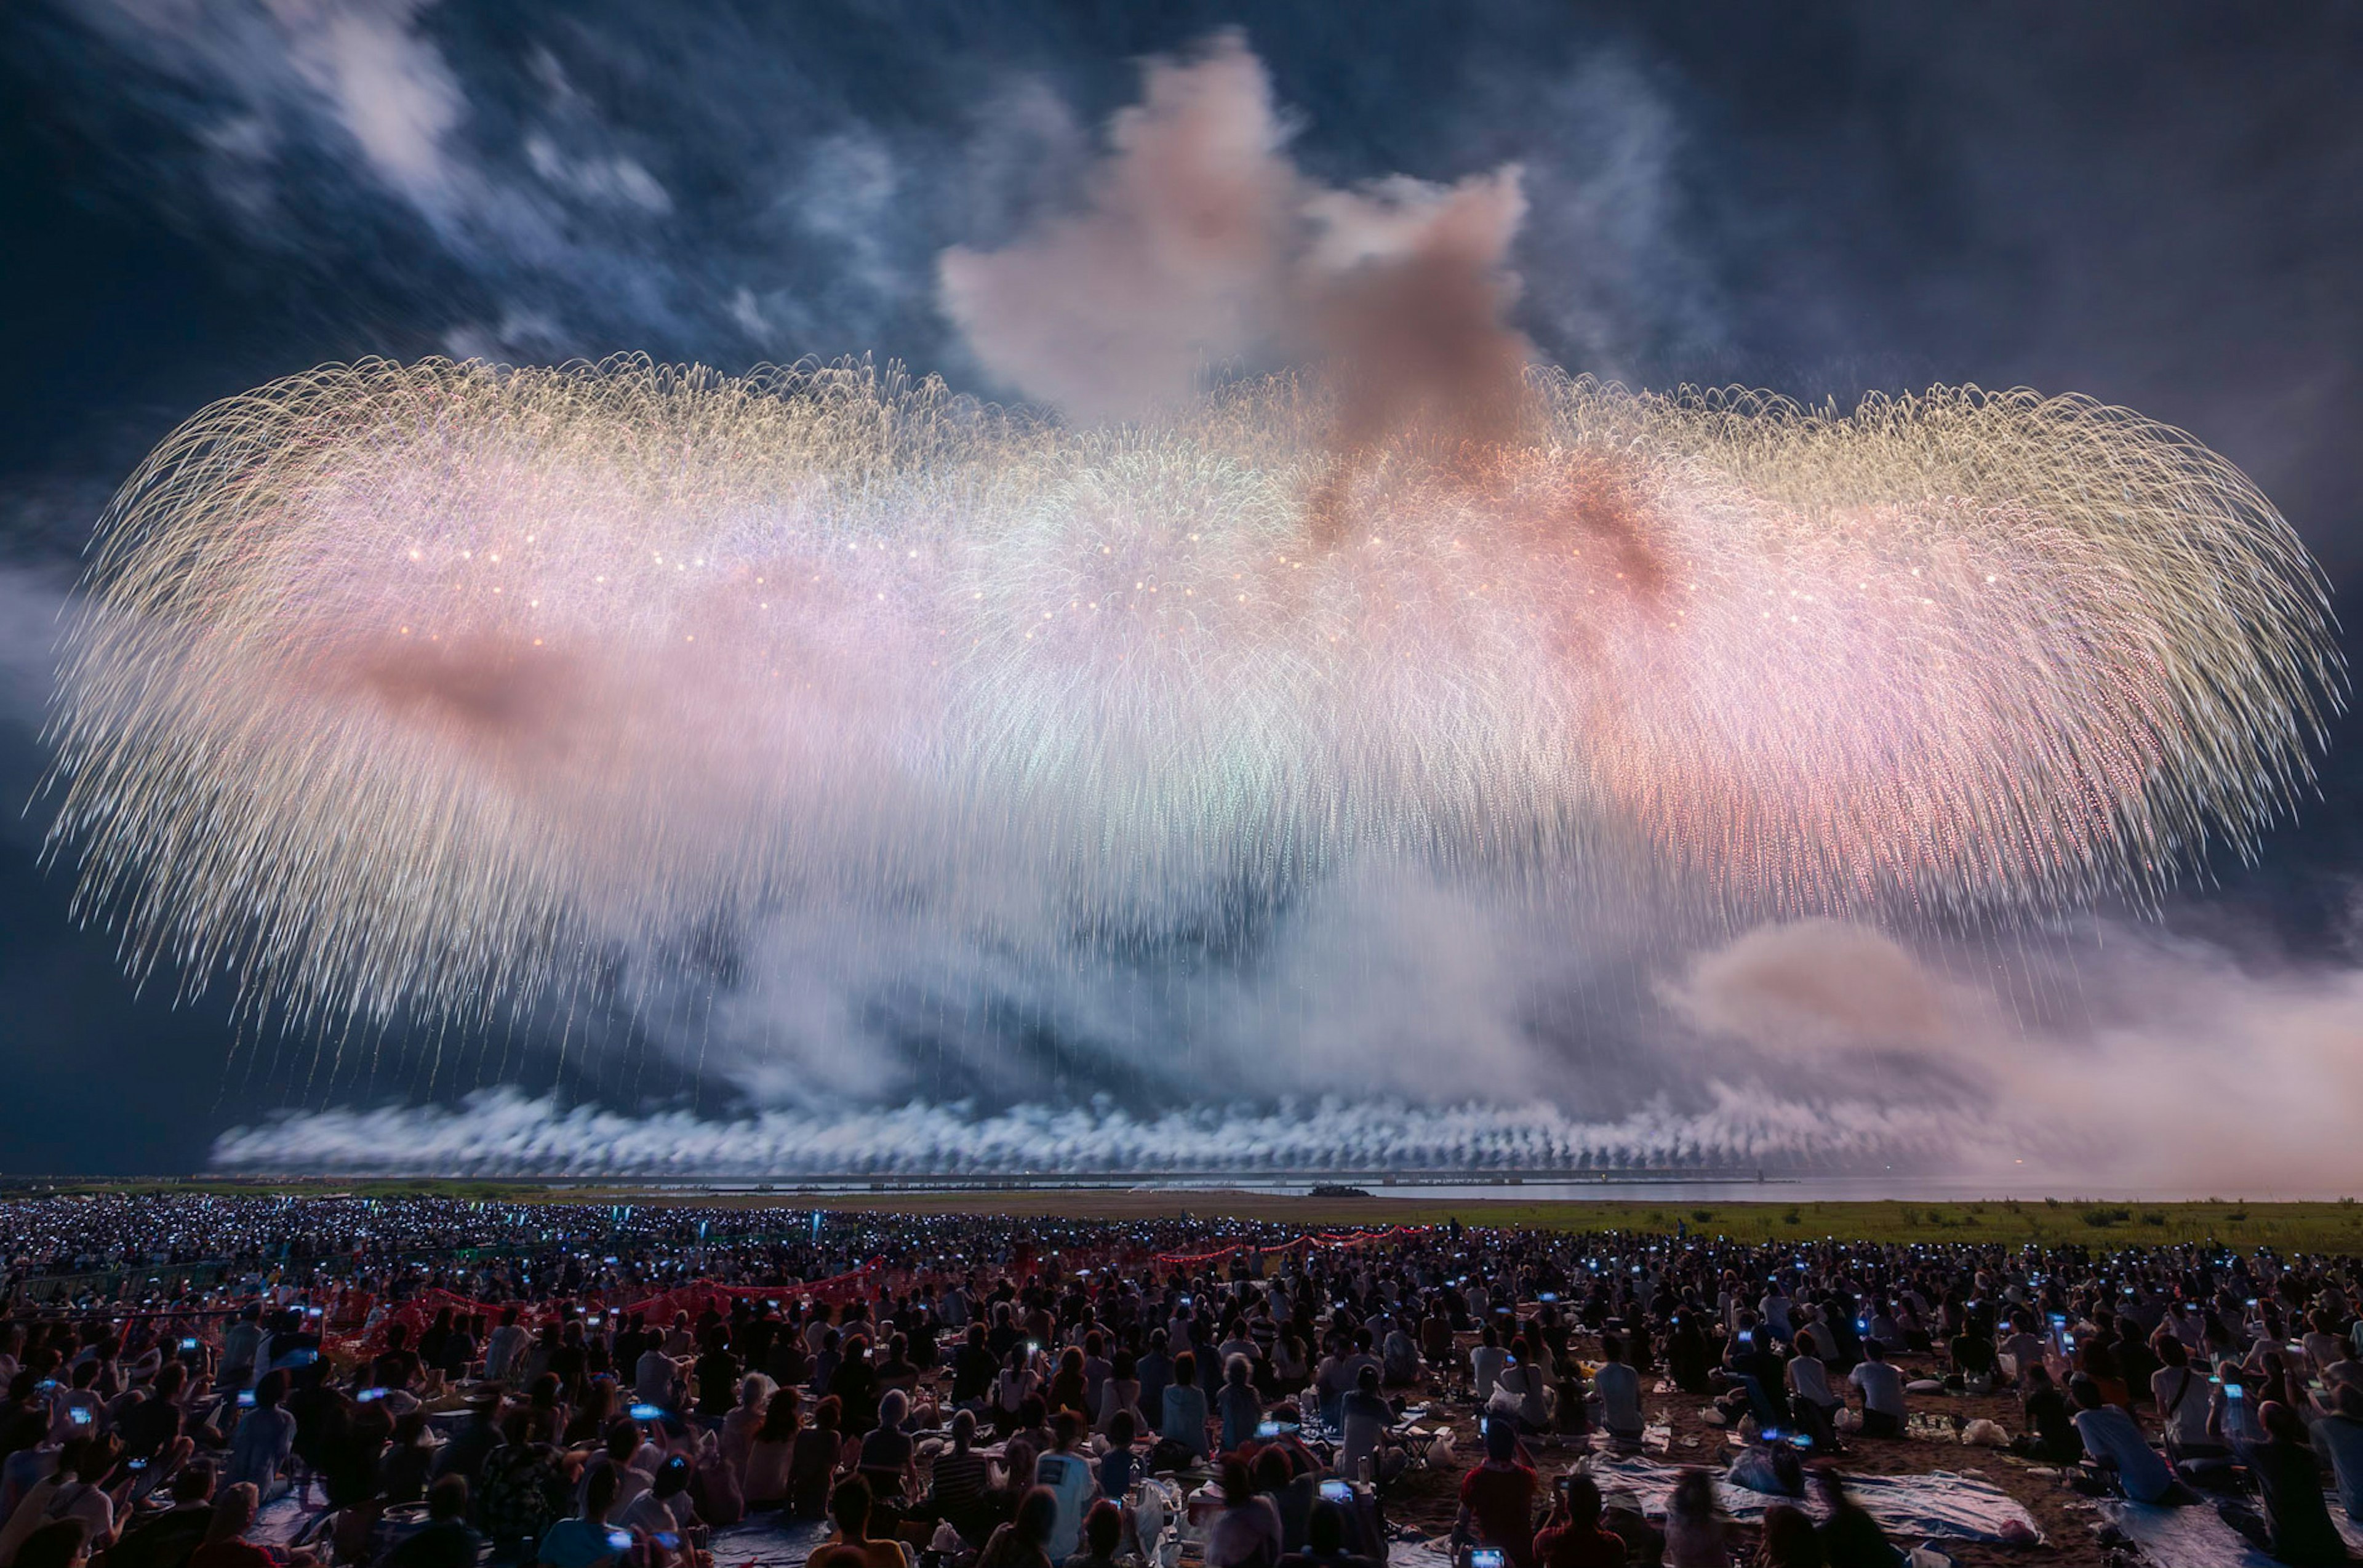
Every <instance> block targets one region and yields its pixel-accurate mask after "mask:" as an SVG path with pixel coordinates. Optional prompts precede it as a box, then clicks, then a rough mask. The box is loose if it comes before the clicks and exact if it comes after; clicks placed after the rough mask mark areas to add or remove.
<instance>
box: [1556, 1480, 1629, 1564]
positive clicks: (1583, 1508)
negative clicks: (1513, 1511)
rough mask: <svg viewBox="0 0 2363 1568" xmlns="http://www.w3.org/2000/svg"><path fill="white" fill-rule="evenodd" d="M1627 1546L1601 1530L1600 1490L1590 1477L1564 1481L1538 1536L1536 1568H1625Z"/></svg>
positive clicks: (1619, 1538)
mask: <svg viewBox="0 0 2363 1568" xmlns="http://www.w3.org/2000/svg"><path fill="white" fill-rule="evenodd" d="M1624 1563H1625V1542H1624V1540H1623V1538H1622V1537H1619V1536H1615V1535H1611V1534H1610V1533H1609V1532H1608V1531H1606V1530H1604V1529H1601V1528H1600V1487H1599V1485H1598V1484H1597V1483H1595V1482H1594V1481H1593V1480H1592V1478H1591V1477H1590V1476H1588V1475H1569V1476H1566V1477H1564V1478H1562V1479H1561V1481H1560V1483H1559V1488H1558V1495H1557V1496H1556V1497H1555V1498H1554V1499H1553V1501H1552V1505H1551V1516H1550V1518H1549V1520H1548V1522H1546V1523H1545V1524H1544V1526H1543V1528H1542V1529H1541V1530H1540V1531H1539V1532H1538V1533H1537V1535H1536V1536H1535V1568H1624Z"/></svg>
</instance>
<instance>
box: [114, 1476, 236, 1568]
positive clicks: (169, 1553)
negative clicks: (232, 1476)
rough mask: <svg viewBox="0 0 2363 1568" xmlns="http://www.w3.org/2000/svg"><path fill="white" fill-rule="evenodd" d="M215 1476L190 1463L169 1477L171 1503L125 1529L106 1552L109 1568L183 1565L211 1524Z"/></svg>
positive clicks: (165, 1567) (201, 1543) (162, 1567)
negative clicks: (130, 1527)
mask: <svg viewBox="0 0 2363 1568" xmlns="http://www.w3.org/2000/svg"><path fill="white" fill-rule="evenodd" d="M213 1489H214V1477H213V1467H212V1466H211V1465H209V1464H192V1465H189V1466H187V1467H185V1468H184V1469H183V1470H182V1472H181V1473H179V1474H178V1475H175V1476H174V1477H173V1478H172V1507H170V1508H168V1509H166V1510H165V1511H164V1512H162V1513H161V1514H158V1515H156V1516H155V1517H154V1518H150V1519H149V1520H148V1521H147V1522H146V1523H144V1524H141V1525H139V1526H136V1527H135V1528H133V1529H130V1530H128V1531H127V1532H125V1534H124V1537H123V1539H122V1540H118V1541H116V1543H115V1545H114V1547H113V1548H111V1549H110V1550H109V1551H108V1552H107V1554H106V1561H107V1564H108V1568H185V1564H186V1563H187V1562H188V1561H189V1558H190V1556H191V1554H192V1553H194V1551H196V1550H197V1548H198V1547H199V1546H201V1545H203V1544H204V1543H205V1531H206V1529H208V1528H209V1527H210V1526H211V1525H212V1524H213V1518H214V1505H213Z"/></svg>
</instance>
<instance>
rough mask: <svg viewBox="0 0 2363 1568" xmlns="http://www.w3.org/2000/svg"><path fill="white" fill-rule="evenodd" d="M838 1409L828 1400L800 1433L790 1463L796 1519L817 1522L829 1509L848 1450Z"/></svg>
mask: <svg viewBox="0 0 2363 1568" xmlns="http://www.w3.org/2000/svg"><path fill="white" fill-rule="evenodd" d="M829 1331H830V1332H831V1333H835V1332H836V1330H835V1329H831V1330H829ZM838 1409H839V1406H838V1402H837V1396H835V1395H829V1396H826V1397H824V1398H823V1399H822V1400H821V1402H820V1403H819V1404H817V1405H815V1406H814V1407H813V1418H812V1425H810V1426H808V1427H806V1428H805V1429H804V1430H802V1431H800V1432H798V1433H797V1434H796V1446H795V1451H794V1453H793V1455H792V1456H791V1457H790V1459H789V1461H788V1512H789V1514H790V1515H791V1516H792V1517H793V1518H800V1519H816V1518H820V1517H821V1515H822V1514H823V1513H824V1512H826V1509H827V1507H828V1496H829V1482H830V1479H831V1478H832V1477H833V1476H834V1475H835V1474H836V1473H837V1461H838V1454H839V1453H840V1452H841V1451H843V1449H844V1447H845V1439H844V1437H843V1436H842V1435H841V1434H840V1433H839V1432H838V1427H837V1423H838Z"/></svg>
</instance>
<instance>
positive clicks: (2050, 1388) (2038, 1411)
mask: <svg viewBox="0 0 2363 1568" xmlns="http://www.w3.org/2000/svg"><path fill="white" fill-rule="evenodd" d="M2019 1386H2020V1388H2021V1389H2022V1390H2023V1391H2024V1394H2025V1398H2024V1401H2023V1403H2022V1405H2021V1410H2022V1413H2023V1414H2024V1415H2025V1420H2026V1429H2025V1431H2023V1432H2021V1433H2019V1435H2018V1436H2016V1437H2014V1438H2013V1439H2012V1440H2011V1443H2010V1451H2011V1452H2013V1453H2014V1454H2016V1455H2018V1456H2019V1457H2020V1458H2021V1459H2035V1460H2041V1461H2043V1462H2045V1463H2047V1464H2073V1463H2075V1462H2077V1461H2078V1460H2080V1459H2081V1458H2083V1457H2084V1440H2083V1439H2082V1438H2080V1437H2079V1436H2077V1435H2076V1424H2075V1416H2074V1412H2073V1411H2072V1410H2071V1409H2070V1408H2069V1405H2068V1401H2067V1399H2066V1398H2065V1397H2063V1396H2061V1395H2060V1392H2059V1390H2058V1386H2057V1385H2054V1384H2053V1383H2052V1381H2051V1373H2050V1370H2049V1369H2048V1368H2047V1367H2044V1366H2042V1365H2040V1364H2037V1365H2035V1366H2031V1367H2029V1368H2027V1369H2026V1372H2025V1375H2023V1376H2022V1377H2021V1378H2020V1379H2019Z"/></svg>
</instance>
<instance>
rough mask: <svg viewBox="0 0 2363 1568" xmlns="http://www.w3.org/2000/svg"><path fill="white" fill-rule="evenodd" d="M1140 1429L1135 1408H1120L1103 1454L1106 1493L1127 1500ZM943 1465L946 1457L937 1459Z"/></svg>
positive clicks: (1138, 1467)
mask: <svg viewBox="0 0 2363 1568" xmlns="http://www.w3.org/2000/svg"><path fill="white" fill-rule="evenodd" d="M1136 1436H1137V1429H1135V1428H1134V1426H1133V1424H1132V1412H1131V1411H1129V1410H1118V1411H1117V1412H1116V1413H1115V1425H1114V1426H1112V1427H1110V1428H1109V1429H1108V1432H1107V1452H1105V1453H1104V1454H1102V1455H1101V1456H1100V1491H1101V1493H1102V1494H1103V1495H1104V1496H1110V1497H1114V1498H1115V1499H1116V1500H1117V1501H1119V1502H1121V1501H1123V1499H1124V1497H1125V1496H1126V1494H1127V1493H1129V1492H1130V1491H1131V1490H1132V1484H1133V1482H1134V1480H1135V1479H1136V1478H1137V1477H1138V1476H1139V1475H1140V1474H1141V1473H1142V1471H1141V1463H1140V1455H1139V1454H1137V1453H1136V1452H1135V1451H1133V1446H1132V1445H1133V1440H1134V1439H1135V1437H1136ZM936 1463H937V1466H938V1467H940V1466H941V1465H942V1463H943V1461H942V1460H940V1459H939V1460H937V1462H936Z"/></svg>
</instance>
